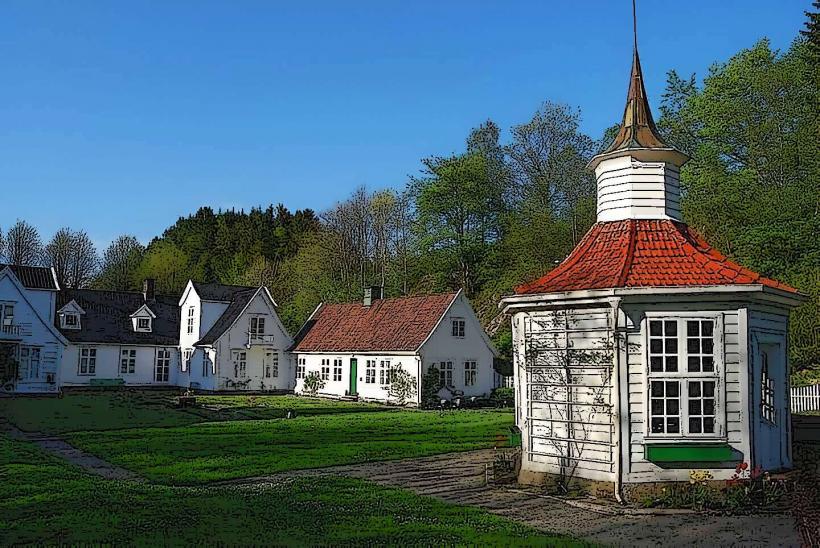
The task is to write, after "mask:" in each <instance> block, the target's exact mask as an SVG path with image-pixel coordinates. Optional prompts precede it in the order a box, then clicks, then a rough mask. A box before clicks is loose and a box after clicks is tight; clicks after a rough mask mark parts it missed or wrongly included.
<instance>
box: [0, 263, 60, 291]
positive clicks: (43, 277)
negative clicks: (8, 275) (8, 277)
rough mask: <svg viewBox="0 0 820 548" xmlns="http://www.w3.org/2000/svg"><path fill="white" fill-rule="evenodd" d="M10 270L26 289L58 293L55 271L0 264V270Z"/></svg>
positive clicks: (45, 268) (40, 267) (44, 268)
mask: <svg viewBox="0 0 820 548" xmlns="http://www.w3.org/2000/svg"><path fill="white" fill-rule="evenodd" d="M4 268H9V269H10V270H11V271H12V272H14V275H15V276H16V277H17V279H18V280H20V283H21V284H23V287H25V288H26V289H45V290H49V291H58V290H59V289H60V286H59V285H58V284H57V277H56V276H55V274H54V270H53V269H51V268H47V267H44V266H23V265H19V264H0V270H3V269H4Z"/></svg>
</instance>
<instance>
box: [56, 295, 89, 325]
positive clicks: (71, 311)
mask: <svg viewBox="0 0 820 548" xmlns="http://www.w3.org/2000/svg"><path fill="white" fill-rule="evenodd" d="M83 314H85V310H83V309H82V308H81V307H80V305H79V304H77V301H73V300H72V301H71V302H69V303H68V304H67V305H65V306H64V307H62V308H61V309H60V310H58V311H57V316H58V317H59V318H60V329H81V328H82V322H81V320H80V316H82V315H83Z"/></svg>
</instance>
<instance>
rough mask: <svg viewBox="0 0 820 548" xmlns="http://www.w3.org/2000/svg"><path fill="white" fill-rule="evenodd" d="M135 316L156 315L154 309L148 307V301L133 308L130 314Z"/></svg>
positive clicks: (154, 316) (153, 316) (152, 316)
mask: <svg viewBox="0 0 820 548" xmlns="http://www.w3.org/2000/svg"><path fill="white" fill-rule="evenodd" d="M137 316H151V318H156V317H157V315H156V314H154V311H153V310H151V309H150V308H149V307H148V303H145V304H143V305H142V306H141V307H139V308H138V309H137V310H135V311H134V312H133V313H132V314H131V316H130V317H131V318H136V317H137Z"/></svg>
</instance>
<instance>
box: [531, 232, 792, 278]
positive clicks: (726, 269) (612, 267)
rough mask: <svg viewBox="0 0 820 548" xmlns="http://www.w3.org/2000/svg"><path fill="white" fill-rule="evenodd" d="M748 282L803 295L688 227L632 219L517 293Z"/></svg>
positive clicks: (591, 236)
mask: <svg viewBox="0 0 820 548" xmlns="http://www.w3.org/2000/svg"><path fill="white" fill-rule="evenodd" d="M746 284H762V285H765V286H768V287H773V288H777V289H781V290H784V291H789V292H794V293H797V290H796V289H794V288H792V287H790V286H788V285H785V284H782V283H780V282H777V281H775V280H771V279H769V278H765V277H763V276H761V275H760V274H757V273H755V272H753V271H751V270H749V269H747V268H743V267H742V266H740V265H738V264H736V263H734V262H732V261H730V260H729V259H727V258H726V257H725V256H724V255H722V254H721V253H720V252H718V251H717V250H716V249H714V248H712V247H711V246H710V245H709V244H707V243H706V242H705V241H704V240H703V238H701V237H700V235H698V234H697V233H696V232H695V231H694V230H692V229H691V228H689V227H688V226H687V225H685V224H683V223H679V222H675V221H671V220H660V219H659V220H644V219H628V220H623V221H612V222H606V223H597V224H595V225H593V227H592V228H591V229H590V230H589V232H587V234H586V235H585V236H584V238H583V239H582V240H581V242H580V243H579V244H578V245H577V246H576V247H575V249H574V250H573V251H572V253H571V254H570V255H569V257H567V258H566V259H565V260H564V262H562V263H561V264H560V265H558V266H557V267H555V268H554V269H553V270H552V271H550V272H549V273H547V274H546V275H545V276H543V277H541V278H539V279H537V280H535V281H533V282H530V283H527V284H523V285H521V286H519V287H517V288H516V293H517V294H534V293H536V294H537V293H556V292H564V291H576V290H584V289H610V288H623V287H687V286H705V285H746Z"/></svg>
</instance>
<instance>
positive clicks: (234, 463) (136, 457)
mask: <svg viewBox="0 0 820 548" xmlns="http://www.w3.org/2000/svg"><path fill="white" fill-rule="evenodd" d="M512 424H513V414H512V412H511V411H498V410H488V411H454V412H447V413H444V414H440V413H438V412H430V411H416V410H393V411H386V412H380V413H343V414H329V415H313V416H299V417H297V418H296V419H290V420H288V419H278V420H266V421H229V422H214V423H202V424H193V425H187V426H180V427H171V428H136V429H129V430H114V431H108V432H74V433H71V434H69V435H68V440H69V442H70V443H72V444H74V445H76V446H77V447H80V448H82V449H84V450H86V451H88V452H90V453H93V454H95V455H97V456H99V457H101V458H103V459H105V460H108V461H110V462H113V463H115V464H117V465H120V466H122V467H124V468H128V469H130V470H133V471H135V472H137V473H138V474H140V475H142V476H144V477H146V478H149V479H151V480H154V481H159V482H163V483H168V484H176V485H191V484H200V483H205V482H210V481H217V480H228V479H234V478H243V477H254V476H263V475H269V474H273V473H276V472H282V471H285V470H296V469H305V468H318V467H325V466H333V465H337V464H351V463H360V462H368V461H378V460H389V459H398V458H407V457H422V456H429V455H435V454H440V453H449V452H455V451H469V450H473V449H482V448H487V447H492V446H493V445H494V444H495V442H496V436H497V435H499V434H507V433H508V430H509V427H510V425H512Z"/></svg>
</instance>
